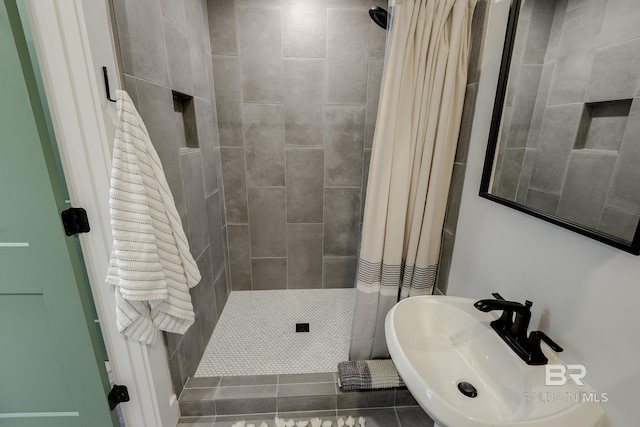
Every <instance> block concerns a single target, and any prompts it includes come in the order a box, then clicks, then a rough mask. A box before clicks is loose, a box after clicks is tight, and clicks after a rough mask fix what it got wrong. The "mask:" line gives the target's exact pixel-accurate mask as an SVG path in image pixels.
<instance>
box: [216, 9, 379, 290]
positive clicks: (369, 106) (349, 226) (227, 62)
mask: <svg viewBox="0 0 640 427" xmlns="http://www.w3.org/2000/svg"><path fill="white" fill-rule="evenodd" d="M375 4H379V5H381V6H384V7H387V5H386V1H384V0H359V1H349V2H344V1H328V0H270V1H266V0H263V1H255V0H235V1H234V0H209V1H208V14H209V16H208V21H209V30H210V42H211V54H212V55H213V56H212V69H213V76H214V81H215V86H216V96H215V107H216V109H217V113H218V114H217V118H218V129H219V136H220V147H221V148H220V150H221V158H222V177H223V187H224V188H223V189H224V204H225V209H226V220H227V222H228V225H227V232H228V239H229V259H230V271H229V277H230V279H231V286H232V289H234V290H252V289H301V288H323V287H325V288H330V287H352V286H353V285H354V282H355V266H356V258H357V251H358V245H359V242H360V222H361V221H362V200H363V199H364V189H363V188H364V187H365V185H366V175H367V173H368V164H367V162H368V159H369V157H370V152H371V151H370V148H371V140H372V138H373V129H374V126H375V120H376V113H377V108H378V96H379V93H380V82H381V79H382V69H383V59H384V48H385V37H386V32H385V31H384V30H382V29H380V28H379V27H377V26H376V25H375V24H373V23H372V22H371V20H370V19H369V15H368V13H367V11H368V8H369V7H370V6H372V5H375Z"/></svg>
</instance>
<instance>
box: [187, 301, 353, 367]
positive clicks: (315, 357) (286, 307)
mask: <svg viewBox="0 0 640 427" xmlns="http://www.w3.org/2000/svg"><path fill="white" fill-rule="evenodd" d="M354 300H355V289H303V290H293V289H287V290H274V291H234V292H231V295H230V296H229V299H228V301H227V304H226V305H225V308H224V310H223V312H222V315H221V316H220V319H219V320H218V324H217V326H216V329H215V330H214V332H213V335H212V336H211V339H210V340H209V343H208V345H207V348H206V350H205V353H204V355H203V357H202V360H201V361H200V365H199V366H198V369H197V371H196V374H195V377H214V376H235V375H269V374H298V373H319V372H334V371H336V370H337V365H338V362H340V361H343V360H347V358H348V352H349V341H350V337H351V322H352V319H353V307H354ZM298 322H307V323H309V324H310V331H309V332H308V333H305V332H298V333H296V332H295V324H296V323H298Z"/></svg>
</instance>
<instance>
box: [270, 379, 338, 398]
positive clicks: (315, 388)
mask: <svg viewBox="0 0 640 427" xmlns="http://www.w3.org/2000/svg"><path fill="white" fill-rule="evenodd" d="M335 394H336V385H335V383H333V382H330V383H308V384H279V385H278V397H290V396H326V395H335Z"/></svg>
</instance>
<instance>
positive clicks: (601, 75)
mask: <svg viewBox="0 0 640 427" xmlns="http://www.w3.org/2000/svg"><path fill="white" fill-rule="evenodd" d="M630 9H634V10H630ZM480 196H481V197H484V198H487V199H489V200H492V201H495V202H497V203H500V204H503V205H505V206H509V207H511V208H514V209H517V210H519V211H521V212H524V213H527V214H529V215H533V216H535V217H537V218H540V219H543V220H545V221H549V222H552V223H554V224H556V225H559V226H561V227H564V228H567V229H570V230H573V231H575V232H577V233H580V234H582V235H584V236H588V237H591V238H593V239H595V240H598V241H600V242H603V243H606V244H609V245H611V246H615V247H616V248H619V249H622V250H624V251H627V252H630V253H633V254H635V255H638V254H640V227H639V223H640V2H629V1H624V0H608V1H600V0H586V1H574V0H512V5H511V12H510V15H509V24H508V27H507V34H506V38H505V46H504V53H503V57H502V65H501V69H500V78H499V83H498V90H497V94H496V101H495V105H494V110H493V119H492V124H491V132H490V134H489V145H488V149H487V155H486V159H485V165H484V171H483V176H482V184H481V188H480Z"/></svg>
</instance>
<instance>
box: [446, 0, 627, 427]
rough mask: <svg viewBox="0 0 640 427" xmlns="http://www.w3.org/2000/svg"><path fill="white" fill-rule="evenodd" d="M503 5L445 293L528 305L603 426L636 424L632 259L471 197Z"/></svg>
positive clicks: (491, 37) (487, 63)
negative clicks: (582, 380)
mask: <svg viewBox="0 0 640 427" xmlns="http://www.w3.org/2000/svg"><path fill="white" fill-rule="evenodd" d="M508 8H509V1H506V0H492V5H491V10H490V12H489V13H490V16H489V24H488V25H489V27H488V31H487V39H486V45H485V50H484V56H483V60H482V63H483V68H482V76H481V79H480V84H479V92H478V100H477V104H476V114H475V119H474V125H473V131H472V136H471V147H470V150H469V163H468V165H467V172H466V177H465V182H464V192H463V196H462V204H461V211H460V219H459V223H458V228H457V234H456V236H457V237H456V242H455V250H454V255H453V261H452V267H451V275H450V281H449V288H448V292H447V293H448V294H449V295H457V296H468V297H473V298H490V297H491V292H500V293H501V294H502V296H503V297H505V298H506V299H511V300H518V301H524V300H525V299H529V300H531V301H533V303H534V304H533V309H532V310H533V318H532V323H531V328H533V329H542V330H544V331H545V332H547V333H548V334H549V335H550V336H551V337H552V338H554V339H555V340H557V341H558V343H559V344H560V345H562V346H563V347H564V348H565V352H564V353H563V355H562V356H563V359H564V360H565V362H567V363H571V362H574V363H582V364H584V365H585V366H586V368H587V377H586V380H587V382H588V383H589V384H590V385H591V386H592V387H594V388H595V390H596V391H597V392H600V393H602V392H605V393H607V394H608V397H609V402H608V403H606V404H605V410H606V412H607V416H608V420H609V423H610V425H611V426H615V427H618V426H620V427H624V426H632V425H638V415H637V413H638V412H639V411H638V410H637V409H636V408H637V407H638V406H639V403H638V402H639V399H638V397H639V395H640V394H639V393H638V392H637V387H638V386H639V385H640V357H639V356H640V333H639V332H638V330H637V327H638V326H640V258H639V257H636V256H633V255H629V254H627V253H625V252H622V251H620V250H617V249H615V248H612V247H609V246H606V245H604V244H601V243H599V242H596V241H594V240H591V239H588V238H586V237H582V236H580V235H578V234H575V233H572V232H570V231H568V230H565V229H563V228H560V227H557V226H555V225H552V224H549V223H546V222H544V221H541V220H538V219H536V218H534V217H532V216H528V215H526V214H523V213H520V212H518V211H516V210H513V209H510V208H507V207H505V206H502V205H499V204H497V203H494V202H491V201H488V200H486V199H482V198H480V197H479V196H478V191H479V188H480V177H481V175H482V166H483V162H484V156H485V150H486V145H487V139H488V135H489V127H490V122H491V115H492V109H493V102H494V96H495V90H496V85H497V80H498V72H499V67H500V60H501V54H502V46H503V42H504V32H505V27H506V20H507V14H508ZM639 185H640V184H639Z"/></svg>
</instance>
